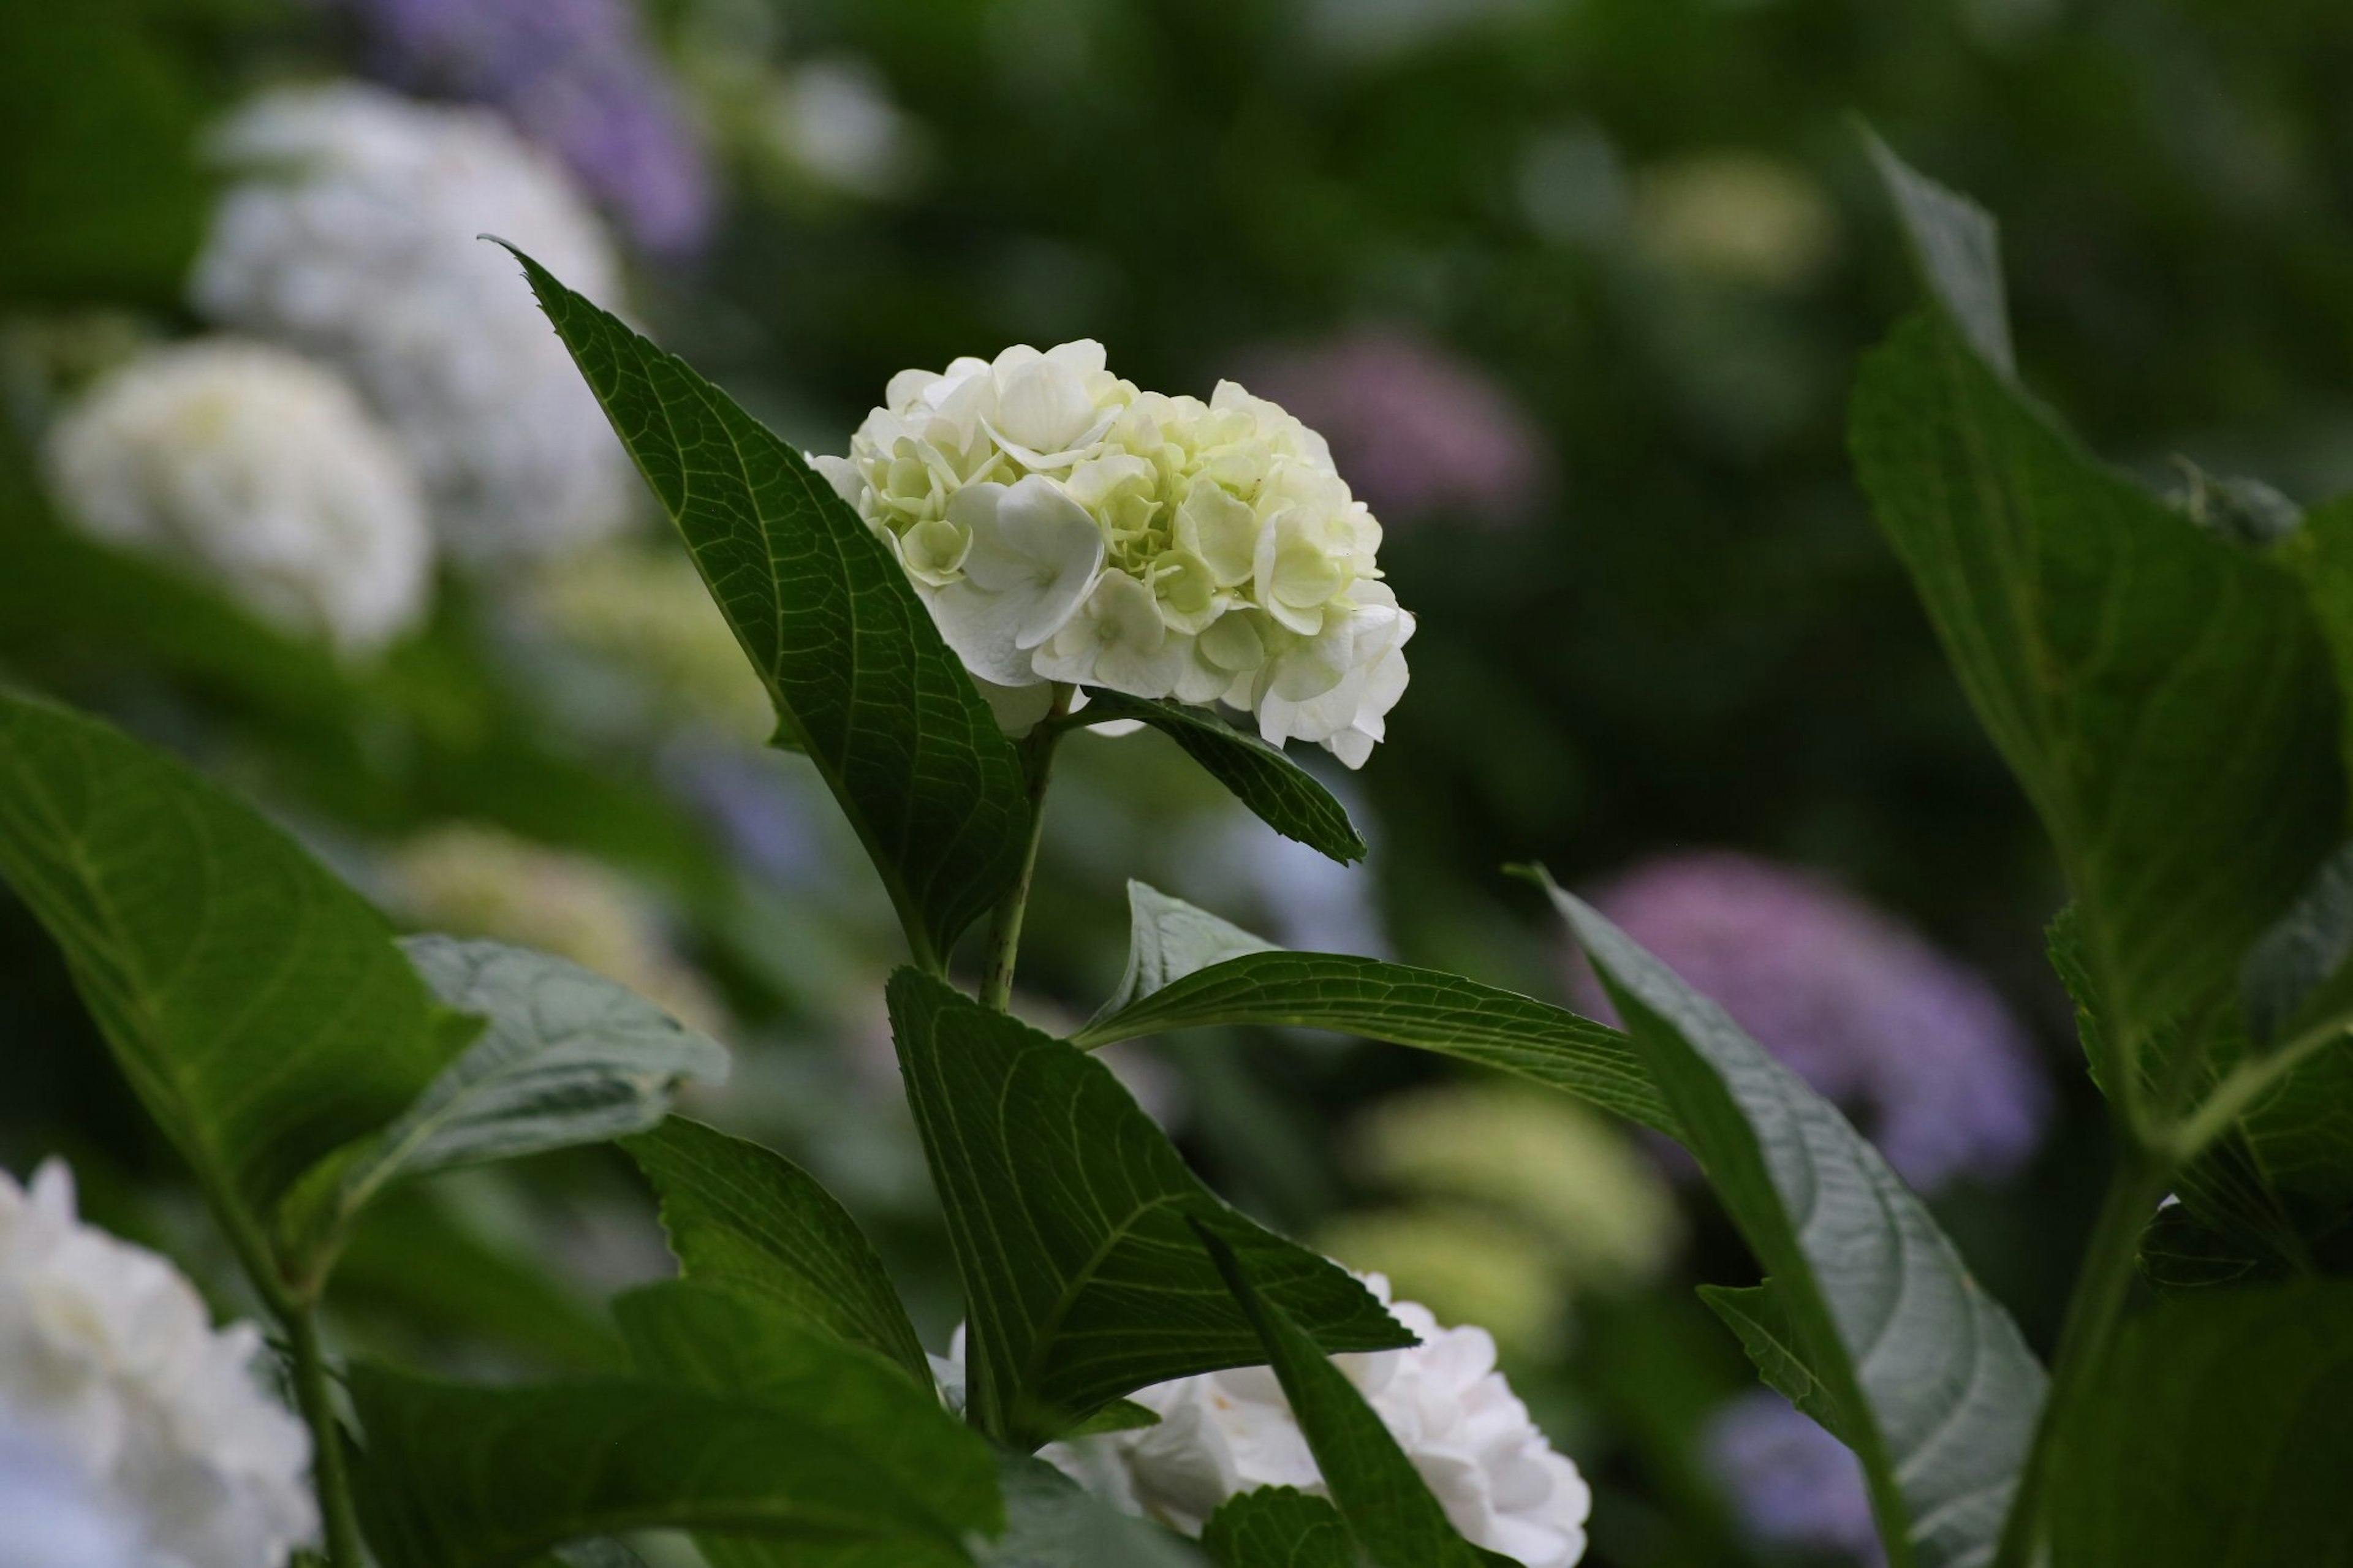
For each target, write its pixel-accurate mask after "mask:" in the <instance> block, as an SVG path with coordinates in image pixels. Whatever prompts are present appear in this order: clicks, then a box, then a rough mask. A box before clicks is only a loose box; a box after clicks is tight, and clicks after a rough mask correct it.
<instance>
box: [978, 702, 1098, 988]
mask: <svg viewBox="0 0 2353 1568" xmlns="http://www.w3.org/2000/svg"><path fill="white" fill-rule="evenodd" d="M1076 692H1077V688H1076V687H1071V686H1062V685H1057V686H1056V687H1055V688H1054V705H1053V707H1052V708H1050V710H1047V714H1046V717H1045V718H1043V719H1042V720H1040V721H1039V722H1038V726H1037V728H1035V729H1033V730H1031V731H1029V738H1028V739H1027V740H1025V741H1024V742H1022V743H1021V765H1022V767H1023V768H1024V769H1025V770H1026V771H1027V772H1028V773H1029V843H1028V844H1027V845H1026V846H1024V847H1023V848H1022V851H1021V874H1020V875H1019V876H1018V877H1017V878H1015V879H1014V882H1013V886H1012V887H1011V888H1009V889H1007V890H1006V894H1005V897H1004V899H1003V900H1000V901H999V902H998V904H997V913H996V914H995V915H994V916H992V917H991V918H990V920H989V925H988V968H987V970H986V971H985V972H984V973H982V975H981V979H980V1002H981V1005H982V1006H984V1007H990V1008H994V1009H995V1010H996V1011H997V1012H999V1013H1003V1012H1006V1011H1008V1010H1009V1009H1010V1008H1011V1006H1012V1005H1013V965H1014V962H1015V960H1016V959H1017V958H1018V956H1019V954H1020V952H1021V917H1022V915H1023V914H1024V913H1026V912H1027V911H1028V910H1029V882H1030V879H1031V878H1032V877H1033V876H1034V875H1035V874H1036V872H1037V869H1038V845H1039V842H1040V841H1041V840H1042V839H1043V838H1044V837H1045V836H1046V784H1047V783H1048V781H1049V779H1050V777H1051V775H1052V773H1053V771H1054V743H1055V742H1058V741H1060V739H1061V738H1062V726H1061V724H1060V720H1061V718H1062V717H1063V715H1065V714H1067V713H1068V712H1070V710H1071V697H1072V696H1074V695H1075V694H1076Z"/></svg>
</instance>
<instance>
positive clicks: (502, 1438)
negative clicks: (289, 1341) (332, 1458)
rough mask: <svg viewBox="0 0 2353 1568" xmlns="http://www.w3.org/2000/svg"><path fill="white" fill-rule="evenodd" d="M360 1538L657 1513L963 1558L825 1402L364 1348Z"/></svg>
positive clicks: (649, 1522) (410, 1552)
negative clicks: (405, 1365)
mask: <svg viewBox="0 0 2353 1568" xmlns="http://www.w3.org/2000/svg"><path fill="white" fill-rule="evenodd" d="M348 1386H349V1388H350V1391H351V1397H352V1405H353V1408H354V1409H355V1410H356V1411H357V1412H358V1415H359V1418H360V1422H361V1424H362V1426H364V1428H365V1431H366V1435H367V1447H366V1458H365V1464H364V1470H363V1472H362V1473H363V1484H362V1488H361V1497H360V1503H361V1510H362V1517H363V1519H364V1522H365V1524H366V1527H367V1534H368V1540H369V1542H370V1543H371V1544H372V1545H374V1546H375V1549H376V1551H377V1552H378V1554H379V1555H381V1556H382V1557H383V1558H384V1559H385V1563H386V1564H387V1568H497V1565H499V1564H504V1563H514V1562H517V1561H519V1560H522V1559H523V1558H526V1557H529V1556H531V1555H532V1554H533V1553H534V1552H545V1551H549V1550H551V1549H552V1548H554V1547H557V1546H560V1545H562V1544H564V1543H565V1542H571V1541H577V1540H582V1539H585V1538H588V1537H594V1536H599V1535H613V1534H620V1533H625V1532H627V1531H633V1530H650V1529H658V1528H663V1527H669V1528H674V1529H682V1530H691V1531H712V1532H714V1533H736V1534H747V1535H758V1536H762V1537H765V1538H768V1539H771V1540H776V1541H786V1542H793V1543H795V1545H796V1546H797V1548H799V1550H800V1555H799V1556H797V1557H796V1558H795V1559H794V1561H796V1562H797V1563H807V1564H810V1565H811V1568H818V1565H830V1564H837V1563H838V1564H839V1565H840V1568H850V1565H851V1564H860V1565H863V1564H871V1563H885V1562H887V1563H892V1564H893V1568H897V1565H900V1564H904V1565H905V1568H962V1565H964V1564H967V1563H970V1562H971V1561H972V1558H971V1555H970V1553H969V1552H967V1551H966V1550H965V1546H964V1544H963V1539H964V1535H965V1532H966V1531H968V1530H972V1529H976V1528H979V1527H980V1524H981V1523H982V1522H983V1521H973V1520H966V1519H959V1518H955V1517H953V1516H951V1515H949V1514H947V1513H944V1511H943V1508H942V1502H941V1500H940V1498H939V1496H938V1495H937V1494H936V1493H935V1492H934V1489H930V1488H923V1489H911V1488H910V1487H909V1486H908V1485H907V1484H906V1483H905V1482H904V1481H902V1479H901V1478H900V1477H899V1476H898V1475H897V1474H895V1473H893V1472H892V1469H891V1468H888V1467H887V1466H885V1465H883V1464H881V1463H880V1462H878V1461H877V1460H875V1459H874V1458H871V1457H870V1456H869V1455H868V1454H867V1453H866V1452H865V1451H864V1450H863V1449H861V1448H860V1447H858V1446H856V1445H855V1444H853V1443H850V1442H848V1441H845V1440H844V1436H843V1433H842V1430H841V1428H840V1427H839V1426H837V1425H836V1424H834V1423H833V1422H831V1421H829V1420H828V1419H826V1417H825V1413H824V1412H822V1411H815V1412H810V1411H797V1410H786V1409H784V1408H782V1407H780V1406H779V1405H776V1404H774V1403H772V1402H769V1401H766V1400H763V1399H758V1398H753V1397H744V1396H734V1395H728V1394H712V1393H706V1392H704V1391H702V1390H700V1389H693V1388H680V1387H674V1386H670V1385H668V1384H660V1383H654V1382H645V1381H636V1382H632V1381H622V1380H603V1381H597V1382H592V1383H578V1384H553V1385H545V1386H536V1387H530V1386H527V1387H514V1388H475V1387H468V1386H466V1385H463V1384H453V1383H443V1382H440V1381H438V1380H435V1379H430V1378H420V1377H411V1376H408V1375H406V1374H405V1373H396V1372H391V1371H388V1370H386V1369H385V1368H383V1367H378V1366H369V1365H359V1366H354V1367H353V1368H352V1370H351V1373H350V1376H349V1379H348Z"/></svg>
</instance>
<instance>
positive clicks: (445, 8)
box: [323, 0, 717, 258]
mask: <svg viewBox="0 0 2353 1568" xmlns="http://www.w3.org/2000/svg"><path fill="white" fill-rule="evenodd" d="M323 3H324V4H326V5H331V6H333V7H335V8H336V9H339V10H341V11H343V12H344V13H345V14H346V15H348V16H350V17H351V18H352V20H353V23H354V25H355V26H356V27H357V29H358V32H359V35H360V43H361V50H362V68H363V69H364V70H365V71H366V73H367V74H368V75H370V76H372V77H374V78H375V79H377V80H379V81H383V82H385V83H386V84H387V85H389V86H392V87H396V88H398V89H401V90H403V91H405V92H413V93H420V94H426V95H429V96H434V97H444V98H454V99H459V100H464V101H467V102H472V103H482V104H487V105H489V106H490V107H491V108H493V109H496V110H499V111H500V112H501V113H502V114H504V115H505V116H506V117H507V119H509V120H510V121H512V122H513V123H514V125H515V127H516V129H518V130H520V131H521V132H522V133H523V134H524V135H526V136H528V137H530V138H531V139H532V140H533V141H534V142H538V143H540V144H541V145H542V146H543V147H546V148H547V149H549V150H550V151H551V152H553V153H555V154H556V155H557V156H558V157H561V158H562V159H563V160H564V161H565V163H567V164H568V165H570V167H571V169H572V172H573V174H575V176H577V177H578V179H579V180H580V182H581V184H583V185H585V186H586V187H587V189H588V190H589V191H590V192H592V193H593V194H594V195H596V198H597V199H598V201H600V202H601V203H603V204H604V205H605V206H607V208H608V209H610V210H611V211H612V212H613V213H614V214H615V216H617V217H618V218H619V219H620V221H621V223H622V224H623V226H625V227H627V228H628V231H629V233H630V234H631V235H632V236H633V237H635V238H636V240H637V241H638V244H639V245H640V246H641V247H644V248H645V249H646V250H648V251H649V252H651V253H653V254H655V255H659V256H664V257H670V258H686V257H691V256H692V255H694V254H695V253H696V252H698V251H699V250H700V249H701V248H702V246H703V244H704V243H705V242H706V241H707V240H708V239H709V237H710V235H711V228H712V221H713V219H714V217H715V216H716V214H717V198H716V195H715V193H714V190H713V186H712V174H711V167H710V163H709V162H708V160H707V158H706V156H705V153H704V150H703V146H702V140H701V138H700V137H699V136H698V135H697V134H696V132H695V130H694V127H693V125H692V124H691V122H690V121H688V119H687V116H686V113H685V111H684V110H683V108H682V106H681V104H680V102H679V100H678V96H677V94H676V93H675V92H674V91H673V90H672V89H671V85H670V79H669V77H668V76H667V75H666V74H665V72H664V69H663V67H662V64H661V62H660V61H659V59H658V58H656V57H655V55H654V52H653V50H652V48H651V47H649V44H648V42H647V40H646V37H645V34H644V32H643V30H642V28H641V27H640V26H639V25H638V14H637V10H636V7H635V6H634V5H633V4H631V0H323Z"/></svg>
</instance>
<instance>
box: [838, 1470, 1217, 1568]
mask: <svg viewBox="0 0 2353 1568" xmlns="http://www.w3.org/2000/svg"><path fill="white" fill-rule="evenodd" d="M998 1464H999V1468H998V1479H999V1480H1000V1481H1001V1482H1002V1484H1003V1486H1004V1489H1005V1511H1006V1515H1007V1518H1008V1524H1007V1526H1006V1531H1005V1535H1004V1538H1003V1539H1002V1540H1000V1541H998V1542H996V1543H995V1544H994V1545H984V1546H982V1547H980V1548H979V1549H978V1558H979V1562H980V1563H981V1564H982V1568H1204V1564H1203V1563H1202V1559H1201V1556H1200V1554H1199V1553H1198V1552H1195V1551H1194V1550H1193V1549H1192V1547H1191V1545H1190V1544H1189V1543H1187V1542H1185V1541H1183V1540H1181V1539H1180V1538H1178V1537H1177V1536H1176V1535H1173V1534H1171V1533H1170V1532H1169V1531H1166V1530H1163V1529H1161V1528H1159V1527H1158V1526H1157V1525H1154V1524H1148V1523H1146V1522H1145V1521H1143V1520H1140V1519H1136V1518H1134V1517H1133V1516H1131V1515H1128V1514H1124V1513H1122V1512H1120V1511H1119V1510H1117V1509H1115V1508H1113V1507H1112V1506H1111V1505H1110V1504H1109V1503H1107V1502H1104V1501H1103V1500H1101V1499H1099V1498H1096V1497H1094V1496H1092V1494H1090V1493H1088V1492H1086V1491H1083V1490H1082V1489H1080V1488H1079V1486H1078V1485H1077V1483H1075V1482H1074V1481H1072V1480H1071V1478H1070V1477H1068V1476H1066V1475H1064V1474H1062V1472H1061V1471H1060V1470H1058V1469H1056V1468H1054V1467H1053V1466H1051V1465H1050V1464H1048V1463H1046V1461H1045V1460H1043V1459H1039V1458H1031V1457H1029V1455H1026V1454H1023V1455H1013V1454H1007V1455H1003V1456H1000V1458H999V1462H998ZM878 1568H881V1565H878Z"/></svg>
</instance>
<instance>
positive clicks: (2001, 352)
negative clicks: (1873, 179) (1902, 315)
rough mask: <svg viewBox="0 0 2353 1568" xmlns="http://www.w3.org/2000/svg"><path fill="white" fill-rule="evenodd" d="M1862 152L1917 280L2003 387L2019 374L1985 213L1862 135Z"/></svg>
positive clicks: (1992, 229) (1995, 236)
mask: <svg viewBox="0 0 2353 1568" xmlns="http://www.w3.org/2000/svg"><path fill="white" fill-rule="evenodd" d="M1863 142H1864V145H1865V146H1866V147H1867V148H1868V149H1869V150H1870V153H1871V161H1872V163H1873V164H1874V165H1876V167H1877V168H1878V170H1879V177H1880V179H1881V180H1882V181H1883V182H1884V183H1885V184H1886V186H1887V194H1888V196H1889V197H1890V198H1891V199H1892V200H1893V201H1894V203H1895V211H1896V216H1898V217H1900V218H1901V219H1902V220H1903V224H1904V238H1905V243H1907V244H1908V245H1909V246H1910V247H1911V249H1912V263H1913V266H1914V267H1915V268H1916V269H1917V270H1918V272H1919V274H1920V279H1921V281H1922V282H1923V283H1925V284H1926V286H1927V288H1928V290H1929V292H1930V293H1932V294H1933V295H1935V296H1936V300H1937V302H1938V303H1939V304H1941V305H1942V306H1943V307H1944V309H1945V311H1946V313H1947V315H1948V316H1949V317H1950V318H1951V320H1952V322H1953V324H1954V325H1955V326H1956V327H1957V328H1959V329H1960V332H1961V335H1962V337H1963V338H1965V339H1967V340H1968V345H1969V347H1971V348H1972V349H1975V350H1976V351H1977V353H1978V357H1979V358H1980V359H1982V360H1984V361H1985V363H1987V364H1989V365H1991V366H1992V367H1993V368H1994V369H1995V370H1997V371H1999V372H2000V373H2001V374H2002V376H2003V378H2004V379H2010V378H2014V377H2015V376H2016V375H2017V374H2018V365H2017V363H2016V362H2015V360H2014V359H2013V358H2012V357H2011V353H2010V305H2009V301H2008V300H2007V298H2006V297H2005V290H2004V289H2003V288H2002V281H2001V231H2000V228H1998V227H1997V226H1995V224H1994V221H1993V218H1992V216H1991V215H1990V214H1989V213H1988V212H1987V211H1986V210H1985V208H1983V207H1981V206H1979V205H1978V204H1977V203H1975V202H1973V201H1971V200H1969V198H1968V197H1967V196H1965V195H1961V194H1960V193H1959V192H1957V191H1948V190H1947V189H1946V188H1945V187H1944V186H1942V185H1940V184H1936V181H1934V180H1931V179H1929V178H1927V177H1926V176H1925V175H1923V174H1920V173H1919V172H1918V171H1917V170H1915V169H1914V168H1913V167H1912V166H1911V165H1910V164H1908V163H1905V162H1904V160H1903V159H1901V158H1899V157H1897V156H1896V155H1895V153H1894V150H1893V149H1891V148H1890V147H1889V146H1888V145H1887V143H1886V142H1882V141H1881V140H1880V139H1879V138H1878V137H1877V136H1876V135H1873V134H1872V133H1871V132H1868V131H1866V132H1864V133H1863Z"/></svg>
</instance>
